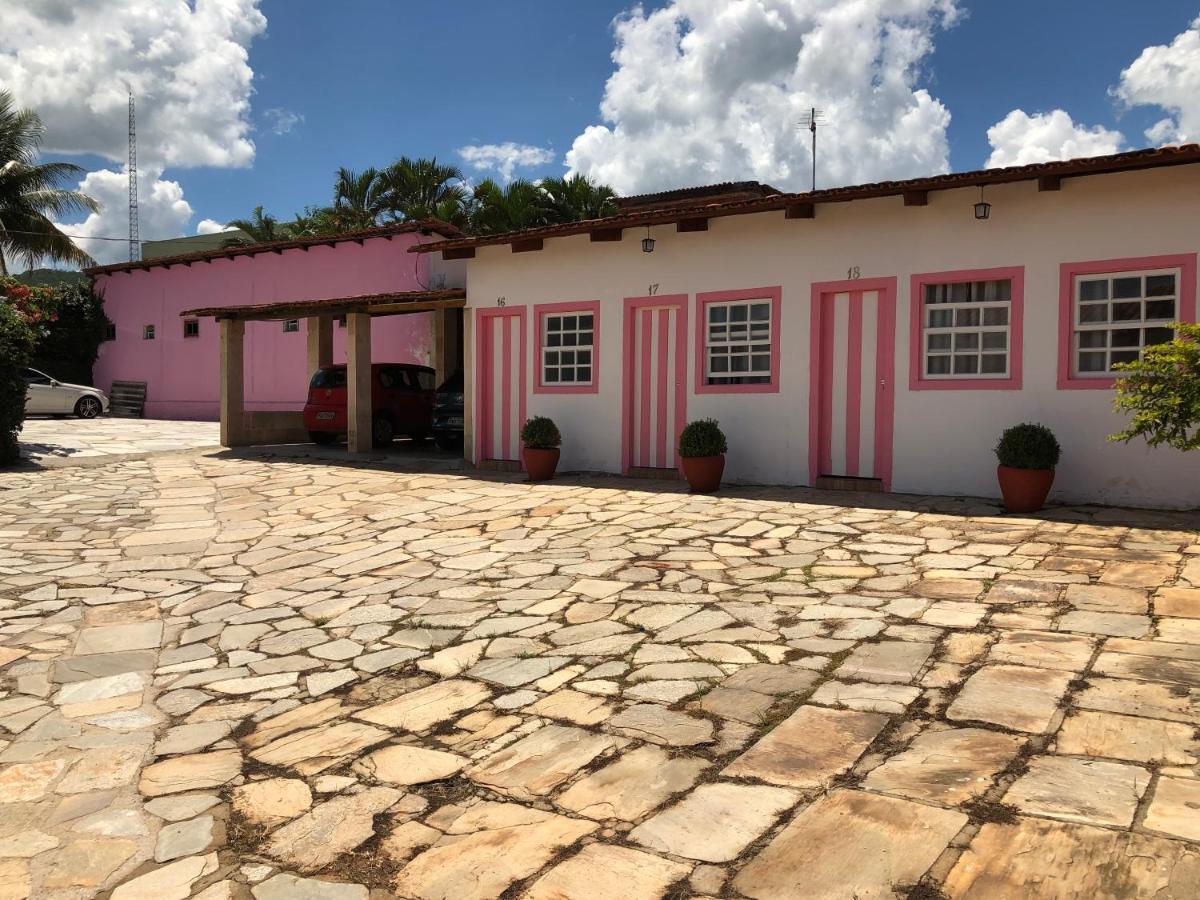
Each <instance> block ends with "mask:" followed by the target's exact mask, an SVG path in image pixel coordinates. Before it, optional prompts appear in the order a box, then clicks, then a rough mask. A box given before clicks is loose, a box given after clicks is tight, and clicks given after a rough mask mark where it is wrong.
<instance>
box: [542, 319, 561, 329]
mask: <svg viewBox="0 0 1200 900" xmlns="http://www.w3.org/2000/svg"><path fill="white" fill-rule="evenodd" d="M546 331H562V316H547V317H546Z"/></svg>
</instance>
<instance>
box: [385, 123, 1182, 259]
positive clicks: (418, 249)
mask: <svg viewBox="0 0 1200 900" xmlns="http://www.w3.org/2000/svg"><path fill="white" fill-rule="evenodd" d="M1197 162H1200V145H1198V144H1184V145H1181V146H1178V147H1160V148H1152V149H1148V150H1132V151H1129V152H1127V153H1116V154H1113V155H1111V156H1094V157H1089V158H1085V159H1069V160H1059V161H1055V162H1046V163H1034V164H1032V165H1026V166H1009V167H1007V168H1002V169H982V170H979V171H975V172H956V173H951V174H948V175H934V176H930V177H926V178H912V179H909V180H907V181H881V182H877V183H874V184H860V185H853V186H849V187H840V188H830V189H828V190H823V191H813V192H809V193H798V194H778V195H774V196H767V197H762V198H757V199H751V200H733V201H720V200H718V201H716V202H713V203H708V204H704V203H698V204H694V205H688V206H686V207H683V208H679V209H669V208H668V209H664V208H654V207H650V208H648V209H645V210H630V211H628V212H621V213H618V214H617V215H614V216H607V217H605V218H603V219H590V220H587V221H583V222H566V223H563V224H560V225H548V226H544V227H541V228H528V229H525V230H524V231H512V232H507V233H505V234H489V235H480V236H478V237H464V238H451V239H450V240H447V241H439V242H437V243H436V244H425V245H421V246H414V247H409V248H408V252H409V253H429V252H431V251H443V250H458V249H467V248H474V247H485V246H490V245H495V244H511V243H513V242H514V241H519V240H535V239H538V238H547V237H566V236H568V235H576V234H587V233H588V232H592V231H601V230H615V229H618V228H632V227H637V226H644V225H662V224H668V223H673V222H678V221H680V220H681V219H697V218H717V217H720V216H738V215H747V214H750V213H757V212H768V211H771V210H778V209H786V208H788V207H801V206H804V205H806V204H818V203H844V202H847V201H851V200H864V199H868V198H872V197H889V196H899V195H902V194H905V193H910V192H913V193H916V192H923V191H944V190H951V189H954V188H963V187H972V186H976V185H989V184H1006V183H1009V182H1014V181H1031V180H1033V179H1035V178H1045V179H1051V180H1053V179H1059V178H1069V177H1077V176H1083V175H1103V174H1109V173H1113V172H1127V171H1133V170H1137V169H1154V168H1160V167H1163V166H1177V165H1185V164H1189V163H1197Z"/></svg>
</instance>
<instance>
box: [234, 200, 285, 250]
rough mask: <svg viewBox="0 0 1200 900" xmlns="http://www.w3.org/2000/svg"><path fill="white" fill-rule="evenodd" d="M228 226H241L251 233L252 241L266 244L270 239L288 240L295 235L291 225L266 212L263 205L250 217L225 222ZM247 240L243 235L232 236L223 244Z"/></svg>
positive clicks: (237, 243)
mask: <svg viewBox="0 0 1200 900" xmlns="http://www.w3.org/2000/svg"><path fill="white" fill-rule="evenodd" d="M225 227H226V228H240V229H241V230H242V231H244V232H246V234H248V235H250V240H251V242H253V243H255V244H264V243H267V242H268V241H286V240H288V239H289V238H291V237H294V235H293V233H292V229H291V226H290V225H289V224H287V223H281V222H280V221H279V220H278V219H276V218H275V217H274V216H273V215H271V214H270V213H268V212H264V211H263V208H262V207H261V206H256V207H254V212H253V213H251V214H250V218H249V219H233V220H231V221H229V222H226V223H225ZM244 243H246V241H245V240H244V239H243V238H241V237H230V238H227V239H226V240H225V242H224V243H223V244H222V246H224V247H236V246H238V245H239V244H244Z"/></svg>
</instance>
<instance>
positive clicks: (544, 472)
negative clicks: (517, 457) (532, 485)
mask: <svg viewBox="0 0 1200 900" xmlns="http://www.w3.org/2000/svg"><path fill="white" fill-rule="evenodd" d="M521 458H522V459H523V460H525V472H526V473H527V474H528V475H529V480H530V481H549V480H550V479H551V478H553V477H554V470H555V469H557V468H558V447H552V448H550V449H549V450H541V449H538V448H536V447H522V448H521Z"/></svg>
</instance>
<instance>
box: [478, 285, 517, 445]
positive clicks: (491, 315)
mask: <svg viewBox="0 0 1200 900" xmlns="http://www.w3.org/2000/svg"><path fill="white" fill-rule="evenodd" d="M478 324H479V329H478V333H479V338H478V342H477V357H478V376H477V378H476V386H477V390H478V393H479V436H478V438H477V440H476V444H475V460H476V462H480V461H482V460H485V459H504V460H514V459H515V460H519V459H520V458H521V425H522V424H523V423H524V421H525V367H526V363H525V308H524V307H520V306H517V307H513V306H508V307H498V308H496V309H481V310H479V311H478Z"/></svg>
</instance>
